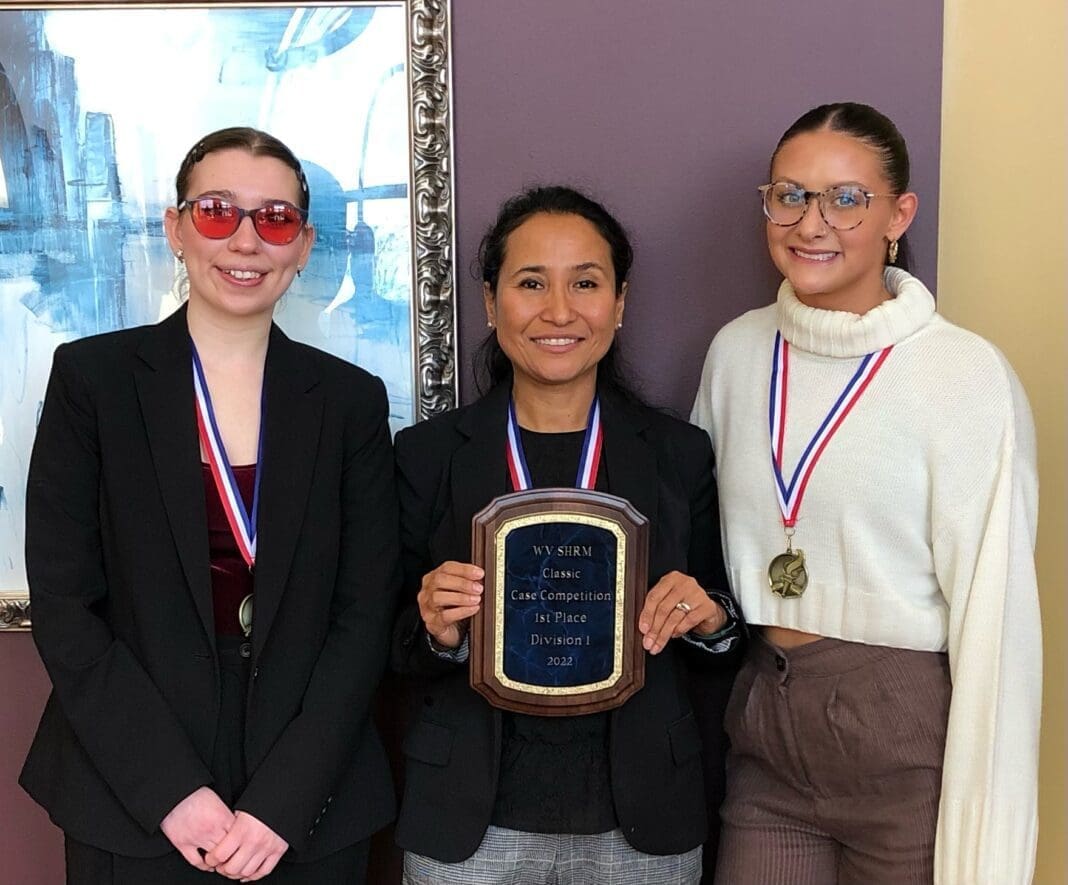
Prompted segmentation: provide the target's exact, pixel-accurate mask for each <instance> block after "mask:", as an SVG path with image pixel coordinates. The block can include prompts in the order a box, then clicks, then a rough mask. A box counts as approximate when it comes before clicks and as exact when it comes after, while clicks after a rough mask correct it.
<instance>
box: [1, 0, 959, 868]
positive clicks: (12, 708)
mask: <svg viewBox="0 0 1068 885" xmlns="http://www.w3.org/2000/svg"><path fill="white" fill-rule="evenodd" d="M453 6H454V8H453V14H454V28H453V45H454V84H455V106H456V124H455V134H456V178H457V181H456V195H457V223H458V236H457V245H458V263H457V267H458V282H459V312H460V344H461V360H462V365H464V366H466V364H467V361H468V359H469V357H470V353H471V350H472V346H473V345H474V344H475V343H477V341H478V340H480V338H481V337H482V335H483V333H484V332H485V317H484V316H483V314H482V310H481V305H480V298H479V286H478V285H477V284H476V283H474V282H473V281H472V280H471V277H470V274H469V272H468V268H469V267H470V265H471V261H472V259H473V258H474V256H475V251H476V249H477V245H478V240H479V237H480V236H481V234H482V231H483V229H484V227H485V226H486V225H487V224H488V223H489V221H490V220H491V218H492V217H493V215H494V213H495V211H496V208H497V205H498V204H499V202H500V201H501V200H502V199H503V198H504V197H506V196H508V195H510V194H512V193H513V192H514V191H516V190H518V189H519V188H521V187H523V186H524V185H526V184H531V183H535V182H557V181H560V182H566V183H571V184H577V185H579V186H581V187H584V188H586V189H588V190H590V191H592V192H593V193H594V194H595V195H596V196H598V197H599V198H600V199H601V200H602V201H604V202H605V203H606V204H607V205H608V206H609V208H611V209H613V210H614V211H615V212H616V213H617V214H618V215H619V217H620V218H621V219H622V220H623V221H624V223H625V224H626V225H627V226H628V228H629V229H630V231H631V233H632V235H633V239H634V242H635V246H636V248H637V260H636V264H635V272H634V275H633V279H632V282H631V294H630V297H629V304H628V307H627V325H626V328H625V330H624V343H625V347H626V350H627V352H628V353H629V356H630V359H631V363H632V365H633V367H634V369H635V371H636V374H637V375H638V376H639V378H640V379H641V380H642V381H643V383H644V385H645V389H646V392H647V393H648V394H649V396H650V397H651V398H652V399H653V400H655V401H658V402H660V403H662V404H664V405H670V406H674V407H675V408H677V409H679V410H681V411H683V412H684V413H688V411H689V406H690V403H691V401H692V398H693V392H694V388H695V387H696V383H697V377H698V374H699V372H700V366H701V360H702V358H703V356H704V351H705V348H706V347H707V345H708V342H709V340H710V339H711V337H712V335H713V334H714V333H715V331H716V330H717V329H718V328H719V327H720V326H721V325H722V324H723V323H724V322H726V321H727V320H729V319H730V318H731V317H733V316H735V315H737V314H738V313H740V312H741V311H743V310H746V309H748V308H750V307H754V306H757V305H759V304H763V303H767V302H768V301H770V300H771V299H772V297H773V295H774V291H775V285H776V282H777V280H776V277H775V274H774V271H773V269H772V267H771V265H770V262H769V261H768V259H767V256H766V252H765V250H764V245H763V225H762V222H761V216H760V208H759V203H758V202H757V198H756V191H755V188H756V186H757V185H758V184H762V183H763V182H764V180H765V176H766V173H767V163H768V156H769V154H770V151H771V149H772V148H773V146H774V144H775V142H776V140H777V139H778V136H779V135H780V134H781V132H782V131H783V130H784V129H785V128H786V127H787V126H788V125H789V124H790V123H791V122H792V121H793V120H794V119H795V118H796V117H797V116H799V115H800V113H801V112H802V111H804V110H806V109H807V108H809V107H811V106H813V105H816V104H820V103H822V102H825V101H837V100H843V99H852V100H858V101H865V102H868V103H870V104H873V105H875V106H876V107H878V108H880V109H881V110H882V111H884V112H885V113H887V114H888V115H889V116H890V117H891V118H892V119H894V121H895V122H896V123H897V124H898V126H899V127H900V128H901V130H902V132H903V133H904V135H905V138H906V139H907V140H908V142H909V145H910V148H911V152H912V157H913V167H914V173H913V186H914V188H915V189H916V191H917V192H918V193H919V194H920V205H921V208H920V216H919V219H918V220H917V222H916V224H915V225H914V226H913V233H912V235H911V237H910V238H911V239H912V240H913V246H914V249H915V252H916V254H917V256H918V270H919V273H920V275H921V276H922V277H924V279H926V280H927V281H928V282H929V283H932V284H933V282H934V274H935V249H936V235H935V230H936V228H935V224H936V219H937V209H938V205H937V203H938V136H939V119H940V102H941V93H940V84H941V47H942V4H941V3H931V2H929V0H901V2H898V3H893V4H887V3H884V2H882V0H854V2H852V3H841V2H836V0H808V2H806V3H804V4H803V5H798V4H786V3H783V2H781V0H749V2H747V3H732V4H721V3H713V2H710V0H614V2H613V0H523V2H519V0H453ZM462 377H463V381H464V390H463V395H464V399H465V400H470V399H471V398H472V397H473V390H472V387H471V385H470V384H469V383H468V376H467V373H466V371H465V372H464V373H463V376H462ZM0 674H2V682H0V686H2V691H3V694H2V695H0V697H2V698H3V701H2V703H0V736H2V737H0V746H2V747H3V751H2V754H0V759H2V766H0V856H2V857H3V858H4V866H3V872H2V873H0V879H2V880H3V881H5V882H7V881H10V882H17V883H19V885H54V883H56V882H60V881H62V874H61V872H60V870H61V865H62V847H61V840H60V838H59V836H58V833H57V831H56V830H55V829H54V828H53V827H51V825H49V824H48V822H47V818H46V817H45V816H44V814H43V813H42V812H41V811H40V810H39V809H37V808H36V807H35V806H34V805H33V804H32V803H31V802H30V801H29V799H27V798H26V797H25V795H24V794H23V793H22V792H21V791H20V790H19V789H18V787H17V786H16V785H15V777H16V775H17V772H18V769H19V766H20V765H21V762H22V758H23V756H24V755H25V753H26V749H27V747H28V746H29V741H30V737H31V735H32V732H33V728H34V727H35V725H36V721H37V717H38V716H39V715H40V711H41V708H42V706H43V705H44V699H45V696H46V686H47V681H46V678H45V676H44V673H43V671H42V669H41V667H40V664H39V663H38V661H37V658H36V654H35V652H34V650H33V646H32V644H31V641H30V638H29V637H28V636H25V635H22V636H2V635H0ZM372 881H377V882H385V881H389V880H388V879H387V878H384V877H381V876H379V877H375V878H373V880H372Z"/></svg>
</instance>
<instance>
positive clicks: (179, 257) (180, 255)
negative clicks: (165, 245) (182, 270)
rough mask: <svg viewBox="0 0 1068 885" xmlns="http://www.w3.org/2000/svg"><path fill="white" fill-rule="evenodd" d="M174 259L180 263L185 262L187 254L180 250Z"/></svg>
mask: <svg viewBox="0 0 1068 885" xmlns="http://www.w3.org/2000/svg"><path fill="white" fill-rule="evenodd" d="M174 257H175V258H177V259H178V260H179V261H185V252H183V251H182V250H181V249H179V250H178V251H177V252H175V253H174Z"/></svg>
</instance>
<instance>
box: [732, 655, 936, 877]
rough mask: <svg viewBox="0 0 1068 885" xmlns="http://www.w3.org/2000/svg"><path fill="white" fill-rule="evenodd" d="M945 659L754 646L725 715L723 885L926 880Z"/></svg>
mask: <svg viewBox="0 0 1068 885" xmlns="http://www.w3.org/2000/svg"><path fill="white" fill-rule="evenodd" d="M949 698H950V682H949V664H948V661H947V658H946V655H945V654H942V653H938V652H923V651H912V650H905V649H895V648H887V647H879V646H870V645H862V644H859V643H853V642H845V641H842V640H838V639H821V640H819V641H817V642H813V643H810V644H808V645H804V646H800V647H798V648H795V649H791V650H789V651H786V650H782V649H779V648H777V647H775V646H773V645H771V644H770V643H768V642H766V641H764V640H763V639H761V638H755V639H754V640H753V642H752V645H751V648H750V651H749V654H748V657H747V660H746V663H745V666H744V667H743V668H742V671H741V673H740V674H739V676H738V680H737V681H736V682H735V686H734V692H733V694H732V696H731V702H730V705H729V706H728V708H727V717H726V728H727V733H728V735H729V736H730V739H731V744H732V749H731V754H730V756H729V757H728V763H727V765H728V778H727V783H728V788H727V800H726V802H725V803H724V805H723V809H722V817H723V829H722V831H721V836H720V839H721V841H720V852H719V864H718V867H717V871H716V882H717V883H718V885H827V883H831V882H835V883H838V885H861V883H863V885H930V883H931V881H932V879H933V875H934V873H933V870H934V867H933V862H934V842H935V827H936V822H937V818H938V799H939V791H940V784H941V779H942V754H943V749H944V746H945V735H946V721H947V717H948V712H949Z"/></svg>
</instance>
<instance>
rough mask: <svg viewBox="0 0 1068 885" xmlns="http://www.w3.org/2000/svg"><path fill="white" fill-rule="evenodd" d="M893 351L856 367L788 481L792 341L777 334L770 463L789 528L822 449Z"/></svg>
mask: <svg viewBox="0 0 1068 885" xmlns="http://www.w3.org/2000/svg"><path fill="white" fill-rule="evenodd" d="M891 350H893V345H890V347H886V348H883V349H882V350H879V351H875V352H873V353H869V354H868V355H867V356H865V357H864V358H863V359H862V360H861V361H860V366H858V367H857V371H856V372H855V373H854V374H853V377H852V378H850V379H849V383H847V384H846V386H845V389H844V390H843V391H842V392H841V394H840V395H839V396H838V399H837V400H836V401H835V403H834V405H833V406H831V410H830V411H829V412H828V413H827V417H825V418H824V419H823V423H821V424H820V426H819V429H818V430H817V431H816V434H815V436H813V437H812V439H811V440H809V443H808V445H807V446H805V450H804V452H803V453H802V454H801V460H800V461H798V463H797V468H796V469H795V470H794V474H793V476H792V477H791V478H790V482H789V484H787V483H786V481H785V480H784V478H783V471H782V454H783V443H784V441H785V439H786V395H787V385H788V382H789V374H790V344H789V342H788V341H787V340H786V339H785V338H783V336H782V332H776V333H775V348H774V350H773V351H772V360H771V391H770V392H769V395H768V424H769V428H770V431H771V466H772V470H773V471H774V472H775V492H776V496H777V497H778V499H779V510H780V511H782V524H783V526H785V527H786V528H792V527H793V526H794V524H795V523H796V522H797V514H798V513H799V512H800V510H801V499H802V498H803V497H804V496H805V488H806V487H807V486H808V481H809V478H810V477H811V476H812V471H813V470H814V469H815V467H816V462H817V461H819V459H820V456H821V455H822V454H823V450H824V449H826V448H827V443H829V442H830V441H831V437H832V436H834V434H835V433H836V432H837V431H838V428H839V427H841V426H842V422H843V421H845V419H846V416H847V415H848V414H849V413H850V411H851V410H852V408H853V406H855V405H856V403H857V400H859V399H860V398H861V396H863V395H864V391H865V390H867V388H868V385H869V384H870V383H871V379H872V378H874V377H875V373H876V372H878V371H879V369H880V368H882V365H883V363H884V362H886V358H887V357H888V356H889V355H890V351H891Z"/></svg>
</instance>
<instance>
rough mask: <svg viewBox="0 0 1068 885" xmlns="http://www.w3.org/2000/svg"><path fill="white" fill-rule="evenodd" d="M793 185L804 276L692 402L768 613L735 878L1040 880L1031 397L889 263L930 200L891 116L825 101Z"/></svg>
mask: <svg viewBox="0 0 1068 885" xmlns="http://www.w3.org/2000/svg"><path fill="white" fill-rule="evenodd" d="M771 182H772V183H771V184H770V185H768V186H767V187H765V188H762V191H763V194H764V211H765V215H766V216H767V220H768V224H767V234H768V245H769V250H770V252H771V256H772V259H773V260H774V262H775V264H776V266H777V267H778V269H779V270H780V271H781V272H782V274H783V276H784V277H785V278H786V279H785V281H784V282H783V284H782V286H781V288H780V290H779V294H778V299H777V303H776V304H774V305H769V306H768V307H765V308H761V309H759V310H754V311H751V312H749V313H747V314H745V315H744V316H742V317H740V318H738V319H737V320H735V321H734V322H732V323H730V324H728V325H727V326H726V327H724V328H723V329H722V330H721V331H720V333H719V334H718V335H717V336H716V338H715V340H714V341H713V342H712V345H711V347H710V348H709V351H708V357H707V359H706V362H705V366H704V372H703V375H702V379H701V386H700V389H699V391H698V394H697V400H696V402H695V404H694V410H693V420H694V421H695V422H696V423H697V424H700V425H701V426H702V427H704V428H705V429H706V430H707V431H708V432H709V434H710V436H711V437H712V442H713V446H714V448H715V453H716V460H717V465H718V474H719V476H718V478H719V488H720V506H721V510H722V516H723V519H722V525H723V543H724V551H725V555H726V563H727V567H728V572H729V575H730V579H731V584H732V589H733V591H734V593H735V596H736V597H737V598H738V600H739V602H740V603H741V605H742V609H743V613H744V615H745V618H746V620H747V621H748V622H749V623H750V624H751V625H752V628H753V641H752V643H751V647H750V651H749V655H748V658H747V662H746V665H745V667H744V668H743V670H742V673H741V674H740V675H739V677H738V681H737V683H736V686H735V691H734V695H733V696H732V698H731V704H730V707H729V708H728V712H727V723H726V724H727V729H728V733H729V734H730V737H731V740H732V755H731V758H730V761H729V770H728V795H727V800H726V802H725V804H724V806H723V820H724V829H723V835H722V843H721V847H720V859H719V860H720V862H719V867H718V871H717V878H716V881H717V882H718V883H724V885H728V883H729V885H776V883H781V885H827V883H830V882H837V883H839V885H846V883H860V882H864V883H865V885H881V883H887V885H890V883H893V885H899V883H905V882H909V883H913V882H915V883H923V882H927V883H930V882H932V881H933V882H935V883H938V885H980V883H989V885H1017V883H1029V882H1030V881H1031V877H1032V873H1033V869H1034V853H1035V843H1036V837H1037V830H1038V822H1037V766H1038V763H1037V759H1038V726H1039V713H1040V699H1041V693H1042V692H1041V630H1040V624H1039V614H1038V593H1037V587H1036V581H1035V571H1034V565H1033V549H1034V539H1035V520H1036V513H1037V478H1036V467H1035V442H1034V429H1033V425H1032V420H1031V415H1030V410H1029V408H1028V404H1027V399H1026V397H1025V395H1024V392H1023V389H1022V388H1021V386H1020V384H1019V381H1018V380H1017V378H1016V376H1015V375H1014V374H1013V371H1012V369H1011V368H1010V367H1009V365H1008V363H1007V362H1006V361H1005V359H1004V357H1003V356H1002V355H1001V354H1000V353H999V352H998V351H997V349H996V348H994V347H993V346H992V345H991V344H989V343H988V342H986V341H984V340H983V339H981V338H979V337H978V336H976V335H974V334H972V333H970V332H967V331H965V330H963V329H960V328H957V327H955V326H953V325H951V324H950V323H948V322H946V321H945V320H944V319H942V317H940V316H939V315H938V314H937V313H936V312H935V305H934V299H933V297H932V296H931V293H930V292H929V291H928V290H927V289H926V288H925V287H924V285H923V284H922V283H921V282H920V281H919V280H917V279H916V278H915V277H912V276H911V275H909V274H908V273H907V272H906V271H905V270H902V269H899V267H894V266H889V267H887V266H886V265H887V263H889V264H890V265H893V264H894V263H895V260H896V261H897V263H898V264H899V265H900V264H902V263H904V260H905V259H906V258H907V256H906V255H904V254H903V252H904V250H903V249H902V246H903V244H902V243H901V242H900V241H901V238H902V236H903V235H904V233H905V230H906V229H907V228H908V226H909V224H910V223H911V221H912V219H913V217H914V216H915V213H916V205H917V201H916V196H915V195H914V194H912V193H909V192H908V155H907V151H906V148H905V144H904V141H903V139H902V138H901V136H900V134H899V133H898V131H897V129H896V128H895V127H894V125H893V123H891V122H890V121H889V120H888V119H887V118H886V117H884V116H883V115H882V114H880V113H879V112H878V111H875V110H874V109H872V108H870V107H867V106H865V105H858V104H852V103H845V104H835V105H824V106H822V107H819V108H815V109H813V110H812V111H809V112H808V113H806V114H805V115H804V116H802V117H801V118H800V119H799V120H798V121H797V122H796V123H794V125H793V126H791V127H790V129H789V130H787V132H786V134H785V135H784V136H783V137H782V139H781V140H780V142H779V145H778V147H777V148H776V151H775V154H774V156H773V158H772V166H771ZM899 253H901V254H899Z"/></svg>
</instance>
